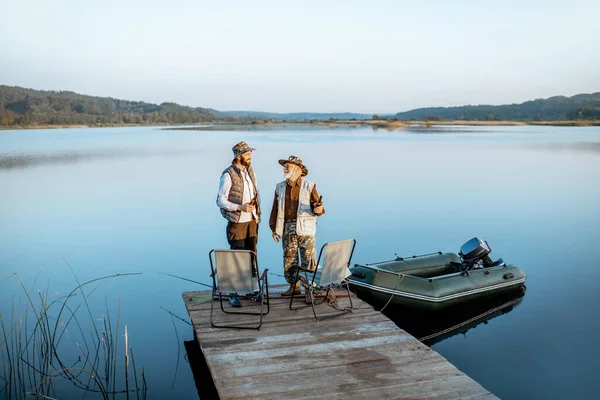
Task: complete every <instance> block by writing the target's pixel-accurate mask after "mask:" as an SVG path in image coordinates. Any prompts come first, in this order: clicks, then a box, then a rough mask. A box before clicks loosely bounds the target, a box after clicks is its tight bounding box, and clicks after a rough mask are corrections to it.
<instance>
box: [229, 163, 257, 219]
mask: <svg viewBox="0 0 600 400" xmlns="http://www.w3.org/2000/svg"><path fill="white" fill-rule="evenodd" d="M223 173H228V174H229V176H230V177H231V189H230V190H229V197H228V198H227V200H229V201H230V202H232V203H233V204H240V205H241V204H243V203H242V201H243V198H244V178H243V177H242V172H241V171H240V170H239V168H238V167H236V166H235V165H233V164H232V165H230V166H229V167H228V168H227V169H225V171H223ZM248 175H249V176H250V180H251V181H252V185H253V186H254V193H255V194H256V204H255V206H256V215H257V216H258V219H257V221H256V222H257V223H259V222H260V200H259V198H258V186H257V185H256V177H255V176H254V170H253V169H252V166H249V167H248ZM221 215H223V217H224V218H225V219H226V220H227V221H230V222H233V223H237V222H238V221H239V220H240V216H241V215H242V212H241V211H240V210H238V211H228V210H225V209H223V208H221Z"/></svg>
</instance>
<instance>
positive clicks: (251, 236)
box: [226, 218, 258, 253]
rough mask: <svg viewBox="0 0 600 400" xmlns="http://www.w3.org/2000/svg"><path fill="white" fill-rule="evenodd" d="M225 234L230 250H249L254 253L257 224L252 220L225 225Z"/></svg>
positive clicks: (256, 239) (256, 240)
mask: <svg viewBox="0 0 600 400" xmlns="http://www.w3.org/2000/svg"><path fill="white" fill-rule="evenodd" d="M226 233H227V242H229V248H230V249H231V250H251V251H253V252H255V253H256V244H257V243H258V224H257V223H256V220H255V219H254V218H253V219H252V221H250V222H238V223H233V222H229V223H227V229H226Z"/></svg>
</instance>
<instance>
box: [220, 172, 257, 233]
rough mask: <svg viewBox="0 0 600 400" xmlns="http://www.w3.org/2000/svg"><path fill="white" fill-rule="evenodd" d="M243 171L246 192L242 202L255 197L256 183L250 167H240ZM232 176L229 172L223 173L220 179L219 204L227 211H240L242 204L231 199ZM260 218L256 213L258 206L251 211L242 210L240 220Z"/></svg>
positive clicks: (248, 220) (247, 201)
mask: <svg viewBox="0 0 600 400" xmlns="http://www.w3.org/2000/svg"><path fill="white" fill-rule="evenodd" d="M240 172H241V173H242V181H243V183H244V194H243V196H242V204H246V203H249V202H250V200H252V199H253V198H254V194H255V192H254V185H253V184H252V179H251V178H250V175H249V174H248V169H246V168H244V169H240ZM231 185H232V183H231V176H229V174H228V173H227V172H225V173H224V174H223V175H221V180H220V181H219V194H218V195H217V205H218V206H219V207H221V208H223V209H225V210H227V211H239V210H240V207H241V205H240V204H235V203H232V202H230V201H229V191H230V190H231ZM253 216H254V218H255V219H256V220H258V215H257V214H256V208H254V211H252V212H251V213H249V212H245V211H242V214H241V215H240V219H239V221H238V222H250V221H252V217H253Z"/></svg>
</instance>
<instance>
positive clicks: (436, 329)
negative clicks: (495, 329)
mask: <svg viewBox="0 0 600 400" xmlns="http://www.w3.org/2000/svg"><path fill="white" fill-rule="evenodd" d="M525 290H526V288H525V286H523V287H522V288H520V289H519V290H516V291H512V292H508V293H504V294H501V295H498V296H494V297H490V298H486V299H485V300H482V301H475V302H470V303H467V304H463V305H461V306H457V307H453V308H449V309H445V310H443V311H440V312H425V311H419V310H413V309H407V308H399V307H394V308H390V309H384V310H383V313H384V314H385V315H386V316H387V317H388V318H390V319H391V320H392V321H394V323H395V324H396V325H397V326H398V327H400V328H402V329H404V330H405V331H406V332H408V333H410V334H411V335H413V336H414V337H416V338H417V339H419V340H420V341H421V342H423V343H424V344H426V345H428V346H431V345H433V344H435V343H439V342H441V341H443V340H445V339H448V338H450V337H452V336H455V335H458V334H463V335H464V334H466V333H467V331H469V330H471V329H474V328H475V327H477V326H478V325H479V324H482V323H483V324H487V323H488V321H489V320H491V319H494V318H496V317H499V316H501V315H504V314H506V313H509V312H511V311H512V310H513V309H514V308H515V307H516V306H517V305H518V304H519V303H520V302H521V300H522V299H523V297H524V296H525Z"/></svg>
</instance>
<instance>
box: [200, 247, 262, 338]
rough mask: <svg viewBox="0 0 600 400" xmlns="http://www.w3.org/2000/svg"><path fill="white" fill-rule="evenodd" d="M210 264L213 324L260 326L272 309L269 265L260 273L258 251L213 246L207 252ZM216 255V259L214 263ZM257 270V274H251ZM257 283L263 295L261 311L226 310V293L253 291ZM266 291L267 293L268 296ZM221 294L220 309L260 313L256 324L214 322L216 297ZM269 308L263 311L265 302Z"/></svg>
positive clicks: (242, 293)
mask: <svg viewBox="0 0 600 400" xmlns="http://www.w3.org/2000/svg"><path fill="white" fill-rule="evenodd" d="M208 258H209V259H210V268H211V270H212V274H211V276H212V278H213V299H212V301H211V302H210V325H211V326H212V327H214V328H237V329H260V327H261V325H262V320H263V315H266V314H268V313H269V311H270V308H269V283H268V279H267V272H268V271H269V270H268V269H265V270H264V272H263V274H262V275H260V277H259V278H258V279H256V277H258V276H259V270H258V260H257V257H256V253H255V252H253V251H250V250H211V251H210V252H209V253H208ZM213 259H214V263H213ZM253 272H254V274H255V276H256V277H254V278H253V277H252V273H253ZM257 286H258V293H259V294H258V295H257V296H260V312H252V311H226V310H225V308H224V307H223V296H224V295H229V294H232V293H235V294H241V295H242V296H243V295H244V294H246V293H252V292H253V291H254V290H255V289H257ZM265 291H266V296H265ZM215 296H219V303H220V305H221V311H223V312H224V313H226V314H246V315H260V320H259V322H258V325H257V326H245V325H217V324H215V323H214V322H213V309H214V303H215V301H214V297H215ZM265 305H266V306H267V312H264V306H265Z"/></svg>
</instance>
